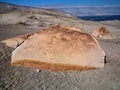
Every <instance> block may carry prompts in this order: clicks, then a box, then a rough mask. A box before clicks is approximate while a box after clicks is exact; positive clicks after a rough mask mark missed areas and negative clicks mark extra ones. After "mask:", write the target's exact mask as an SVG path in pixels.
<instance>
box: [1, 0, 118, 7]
mask: <svg viewBox="0 0 120 90" xmlns="http://www.w3.org/2000/svg"><path fill="white" fill-rule="evenodd" d="M0 2H8V3H12V4H16V5H22V6H34V7H37V6H44V5H58V4H62V5H85V6H86V5H87V6H93V5H94V6H103V5H120V0H0Z"/></svg>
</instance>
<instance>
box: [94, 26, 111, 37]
mask: <svg viewBox="0 0 120 90" xmlns="http://www.w3.org/2000/svg"><path fill="white" fill-rule="evenodd" d="M92 36H94V37H96V38H100V39H113V35H112V33H111V32H110V31H108V30H107V29H106V27H101V28H99V29H97V30H94V31H93V33H92Z"/></svg>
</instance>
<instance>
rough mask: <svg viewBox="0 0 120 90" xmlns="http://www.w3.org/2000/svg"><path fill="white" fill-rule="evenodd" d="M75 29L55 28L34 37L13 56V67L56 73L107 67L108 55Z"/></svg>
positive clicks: (89, 38) (89, 37) (84, 34)
mask: <svg viewBox="0 0 120 90" xmlns="http://www.w3.org/2000/svg"><path fill="white" fill-rule="evenodd" d="M72 29H73V28H72ZM72 29H70V28H66V27H60V26H55V27H50V28H47V29H43V30H41V31H40V32H38V33H36V34H34V35H32V36H31V37H29V38H28V39H27V40H25V41H24V42H23V43H22V45H20V46H19V47H17V48H16V49H15V50H14V51H13V52H12V60H11V64H12V66H21V65H22V66H26V67H32V68H37V69H47V70H53V71H59V70H84V69H85V70H88V69H95V68H102V67H104V58H105V53H104V51H103V50H102V49H101V47H100V46H99V44H98V42H97V41H96V39H94V37H92V36H91V35H89V34H87V33H84V32H83V31H75V30H72Z"/></svg>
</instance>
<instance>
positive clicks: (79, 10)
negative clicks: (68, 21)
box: [42, 5, 120, 16]
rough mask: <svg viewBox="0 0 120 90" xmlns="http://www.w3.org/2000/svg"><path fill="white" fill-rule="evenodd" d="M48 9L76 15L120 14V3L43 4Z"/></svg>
mask: <svg viewBox="0 0 120 90" xmlns="http://www.w3.org/2000/svg"><path fill="white" fill-rule="evenodd" d="M42 7H43V8H47V9H55V10H59V11H64V12H67V13H70V14H73V15H75V16H100V15H120V5H116V6H115V5H114V6H109V5H106V6H81V5H77V6H71V5H55V6H54V5H50V6H42Z"/></svg>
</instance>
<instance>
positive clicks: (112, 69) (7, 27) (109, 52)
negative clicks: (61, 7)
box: [0, 11, 120, 90]
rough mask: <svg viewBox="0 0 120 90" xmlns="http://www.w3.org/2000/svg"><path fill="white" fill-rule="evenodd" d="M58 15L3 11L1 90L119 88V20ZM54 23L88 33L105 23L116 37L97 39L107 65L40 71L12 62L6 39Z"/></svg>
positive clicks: (10, 50)
mask: <svg viewBox="0 0 120 90" xmlns="http://www.w3.org/2000/svg"><path fill="white" fill-rule="evenodd" d="M15 14H16V15H15ZM13 15H15V16H13ZM31 16H32V17H31ZM56 16H57V15H55V14H48V13H47V14H46V13H42V14H39V13H37V12H36V13H29V14H26V12H19V11H12V12H5V13H0V90H119V89H120V22H119V21H117V24H115V23H116V21H110V22H109V21H107V22H91V21H83V20H80V19H77V18H75V17H71V16H70V17H69V15H67V16H66V15H63V16H57V17H56ZM6 17H7V18H6ZM54 24H61V25H63V26H65V25H67V26H71V27H77V28H81V29H82V30H83V31H85V32H86V33H89V34H91V33H92V32H93V31H94V30H95V29H97V28H100V27H101V26H104V27H106V28H107V29H108V30H109V31H110V32H111V33H112V34H113V36H114V38H113V39H106V40H104V39H97V40H98V42H99V44H100V46H101V47H102V49H103V50H104V51H105V53H106V61H107V63H106V64H105V66H104V68H101V69H95V70H88V71H86V70H83V71H58V72H53V71H49V70H40V71H39V72H38V71H37V70H36V69H33V68H27V67H23V66H19V67H14V66H11V53H12V51H13V50H14V48H11V47H8V46H7V45H5V44H4V43H2V41H3V40H5V39H9V38H12V37H15V36H19V35H23V34H26V33H31V32H32V33H35V32H37V31H39V30H41V29H42V28H46V27H49V26H51V25H54Z"/></svg>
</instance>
